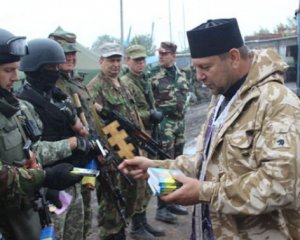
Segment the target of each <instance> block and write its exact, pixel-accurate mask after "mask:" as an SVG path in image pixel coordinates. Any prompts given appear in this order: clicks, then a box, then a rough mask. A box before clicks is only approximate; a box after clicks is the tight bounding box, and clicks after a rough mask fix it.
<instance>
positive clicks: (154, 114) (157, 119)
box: [150, 109, 164, 124]
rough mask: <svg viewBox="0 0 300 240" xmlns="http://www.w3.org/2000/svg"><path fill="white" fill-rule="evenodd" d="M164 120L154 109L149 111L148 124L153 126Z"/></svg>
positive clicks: (160, 113)
mask: <svg viewBox="0 0 300 240" xmlns="http://www.w3.org/2000/svg"><path fill="white" fill-rule="evenodd" d="M163 118H164V115H163V113H162V112H160V111H156V110H154V109H151V110H150V122H151V123H153V124H158V123H160V122H161V121H162V120H163Z"/></svg>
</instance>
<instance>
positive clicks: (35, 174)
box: [0, 161, 45, 206]
mask: <svg viewBox="0 0 300 240" xmlns="http://www.w3.org/2000/svg"><path fill="white" fill-rule="evenodd" d="M44 179H45V172H44V171H43V170H38V169H26V168H23V167H15V166H10V165H3V164H2V161H0V180H1V188H0V202H1V206H5V205H6V204H8V203H10V202H12V201H14V200H13V199H16V198H18V197H19V196H20V197H25V196H33V194H34V193H35V191H36V190H37V189H39V188H40V187H41V186H42V183H43V181H44Z"/></svg>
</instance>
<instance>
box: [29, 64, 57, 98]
mask: <svg viewBox="0 0 300 240" xmlns="http://www.w3.org/2000/svg"><path fill="white" fill-rule="evenodd" d="M26 76H27V81H28V82H29V83H30V84H31V86H32V87H33V88H34V89H35V90H37V91H38V92H46V93H47V92H49V91H50V90H51V89H53V88H54V87H55V84H56V82H57V80H58V78H59V71H58V70H57V71H55V70H46V69H39V70H38V71H35V72H26Z"/></svg>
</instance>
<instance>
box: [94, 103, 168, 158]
mask: <svg viewBox="0 0 300 240" xmlns="http://www.w3.org/2000/svg"><path fill="white" fill-rule="evenodd" d="M97 113H98V114H99V116H100V117H101V118H102V119H103V120H104V121H105V120H106V121H108V122H109V123H111V122H113V121H117V122H118V123H119V124H120V127H121V128H122V129H124V130H125V131H126V132H127V134H128V135H129V138H130V139H129V141H130V142H132V143H133V144H134V145H136V146H138V147H140V148H142V149H144V150H145V151H146V152H148V153H149V154H152V155H157V156H159V157H160V158H162V159H171V157H170V156H169V155H168V154H167V153H166V152H164V151H163V150H162V149H161V147H160V144H159V143H158V142H156V141H155V140H153V139H152V138H151V137H150V136H149V135H148V134H147V133H146V132H145V131H143V130H141V128H140V127H139V126H137V125H136V124H135V123H133V122H132V121H130V120H129V119H128V118H125V117H123V116H121V115H120V114H119V113H118V112H116V111H114V110H112V111H110V110H108V109H105V108H103V109H102V110H101V111H97Z"/></svg>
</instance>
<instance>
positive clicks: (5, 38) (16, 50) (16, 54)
mask: <svg viewBox="0 0 300 240" xmlns="http://www.w3.org/2000/svg"><path fill="white" fill-rule="evenodd" d="M26 54H28V46H27V42H26V37H17V36H15V35H13V34H12V33H10V32H9V31H6V30H5V29H2V28H0V64H4V63H10V62H17V61H19V60H20V57H22V56H25V55H26Z"/></svg>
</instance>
